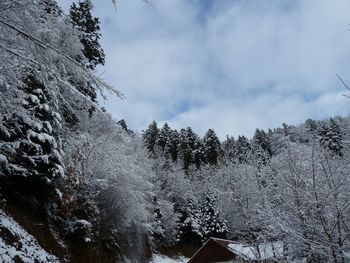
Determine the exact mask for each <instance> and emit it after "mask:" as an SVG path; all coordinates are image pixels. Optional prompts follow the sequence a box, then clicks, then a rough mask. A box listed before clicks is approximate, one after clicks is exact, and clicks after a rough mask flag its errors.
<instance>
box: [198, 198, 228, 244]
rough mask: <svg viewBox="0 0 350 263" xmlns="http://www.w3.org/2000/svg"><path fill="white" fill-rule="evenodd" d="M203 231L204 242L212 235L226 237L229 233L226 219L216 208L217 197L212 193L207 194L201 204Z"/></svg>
mask: <svg viewBox="0 0 350 263" xmlns="http://www.w3.org/2000/svg"><path fill="white" fill-rule="evenodd" d="M201 232H202V235H203V238H202V241H203V242H205V241H206V240H207V239H208V238H210V237H217V238H224V239H225V238H227V236H228V233H229V232H228V227H227V223H226V221H225V220H223V219H222V218H221V216H220V213H219V211H218V210H217V208H216V197H215V196H214V195H213V194H211V193H206V194H205V196H204V200H203V202H202V205H201Z"/></svg>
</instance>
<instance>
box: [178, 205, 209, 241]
mask: <svg viewBox="0 0 350 263" xmlns="http://www.w3.org/2000/svg"><path fill="white" fill-rule="evenodd" d="M179 223H180V225H179V233H178V243H180V244H191V245H200V244H201V243H202V242H203V235H202V232H201V231H202V229H201V211H200V209H199V207H198V204H196V203H195V202H194V201H193V199H192V198H189V199H188V200H187V203H186V206H185V207H184V208H183V209H182V211H181V217H180V222H179Z"/></svg>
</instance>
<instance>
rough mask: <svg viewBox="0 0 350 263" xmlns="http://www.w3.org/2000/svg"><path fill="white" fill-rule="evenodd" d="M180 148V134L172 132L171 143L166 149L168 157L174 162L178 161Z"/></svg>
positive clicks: (175, 131)
mask: <svg viewBox="0 0 350 263" xmlns="http://www.w3.org/2000/svg"><path fill="white" fill-rule="evenodd" d="M178 146H179V133H178V131H177V130H171V133H170V138H169V142H168V144H167V145H166V147H165V151H166V152H167V155H168V156H170V157H171V159H172V161H173V162H176V161H177V157H178Z"/></svg>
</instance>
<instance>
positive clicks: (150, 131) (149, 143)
mask: <svg viewBox="0 0 350 263" xmlns="http://www.w3.org/2000/svg"><path fill="white" fill-rule="evenodd" d="M158 133H159V129H158V126H157V123H156V122H155V121H153V122H152V123H151V124H150V125H149V126H148V128H147V129H146V130H145V131H144V132H143V134H142V138H143V143H144V145H145V147H146V148H147V150H148V151H149V152H150V154H151V155H152V156H153V157H155V146H156V143H157V139H158Z"/></svg>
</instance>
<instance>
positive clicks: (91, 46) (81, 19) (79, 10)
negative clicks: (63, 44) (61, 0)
mask: <svg viewBox="0 0 350 263" xmlns="http://www.w3.org/2000/svg"><path fill="white" fill-rule="evenodd" d="M92 8H93V6H92V3H91V1H90V0H84V1H81V2H79V4H78V5H76V4H75V3H73V4H72V6H71V8H70V12H69V15H70V18H71V21H72V24H73V25H74V27H76V28H78V30H79V31H80V32H81V34H80V41H81V43H82V44H83V47H84V50H83V53H84V56H85V58H87V60H88V61H89V64H88V67H89V68H90V69H92V70H93V69H95V67H96V66H97V65H104V63H105V53H104V51H103V49H102V48H101V45H100V43H99V40H100V37H101V34H100V32H99V31H100V21H99V19H98V18H97V17H93V16H92V14H91V11H92ZM77 59H78V61H81V60H82V58H77Z"/></svg>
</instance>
